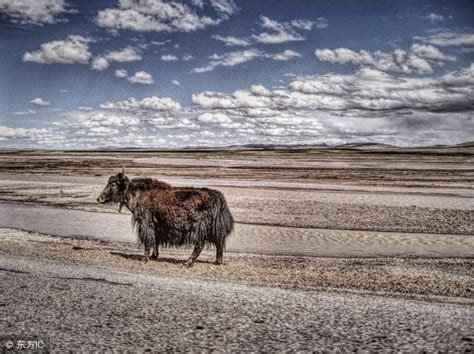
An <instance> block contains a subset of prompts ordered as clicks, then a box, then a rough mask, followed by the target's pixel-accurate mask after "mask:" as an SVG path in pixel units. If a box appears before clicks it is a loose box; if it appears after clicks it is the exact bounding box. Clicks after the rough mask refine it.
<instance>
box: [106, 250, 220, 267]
mask: <svg viewBox="0 0 474 354" xmlns="http://www.w3.org/2000/svg"><path fill="white" fill-rule="evenodd" d="M110 254H113V255H114V256H120V257H123V258H125V259H131V260H134V261H141V262H142V261H143V255H141V254H133V253H132V254H131V253H122V252H110ZM149 262H166V263H172V264H184V262H186V261H185V260H180V259H176V258H169V257H161V256H160V257H158V259H152V258H150V259H149ZM194 263H208V264H213V262H210V261H203V260H199V259H197V260H196V261H194Z"/></svg>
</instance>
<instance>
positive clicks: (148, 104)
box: [100, 96, 181, 111]
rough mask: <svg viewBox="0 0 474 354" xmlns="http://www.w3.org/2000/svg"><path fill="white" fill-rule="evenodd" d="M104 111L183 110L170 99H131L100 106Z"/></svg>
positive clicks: (156, 97) (154, 97)
mask: <svg viewBox="0 0 474 354" xmlns="http://www.w3.org/2000/svg"><path fill="white" fill-rule="evenodd" d="M100 108H102V109H120V110H124V111H129V110H137V109H141V110H156V111H177V110H180V109H181V105H180V104H179V102H176V101H174V100H172V99H171V98H169V97H158V96H152V97H146V98H144V99H142V100H140V101H139V100H137V99H136V98H134V97H130V98H128V99H126V100H124V101H117V102H105V103H103V104H101V105H100Z"/></svg>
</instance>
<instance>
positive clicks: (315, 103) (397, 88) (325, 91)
mask: <svg viewBox="0 0 474 354" xmlns="http://www.w3.org/2000/svg"><path fill="white" fill-rule="evenodd" d="M473 97H474V64H473V65H471V66H470V67H468V68H466V69H463V70H459V71H456V72H452V73H449V74H446V75H444V76H442V77H441V78H439V79H431V78H401V77H394V76H391V75H389V74H387V73H384V72H382V71H379V70H374V69H369V68H364V69H361V70H359V71H358V72H357V73H356V74H353V75H335V74H326V75H314V76H302V77H298V78H296V79H295V80H294V81H292V82H291V83H290V85H289V90H273V91H271V90H268V89H266V88H265V87H263V86H261V85H256V86H252V87H251V88H250V89H249V90H238V91H235V92H234V93H232V94H223V93H216V92H207V91H206V92H201V93H199V94H194V95H193V96H192V100H193V103H195V104H196V105H198V106H199V107H201V108H203V109H212V110H214V111H216V110H217V111H219V110H223V111H224V112H229V111H232V112H234V113H235V112H236V111H239V112H241V114H245V115H248V113H249V111H248V110H250V109H256V112H254V113H257V116H262V113H265V114H263V116H271V115H272V114H274V115H275V114H278V112H281V110H284V111H286V112H292V111H301V112H305V111H312V110H319V111H330V112H334V111H339V112H340V113H339V114H342V115H348V116H350V115H354V114H356V115H362V116H363V115H379V114H380V112H387V111H391V112H402V113H403V112H405V113H409V111H410V110H416V111H425V112H461V111H470V112H472V111H473V110H474V105H473V104H472V102H473V100H472V98H473Z"/></svg>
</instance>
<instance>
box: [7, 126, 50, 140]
mask: <svg viewBox="0 0 474 354" xmlns="http://www.w3.org/2000/svg"><path fill="white" fill-rule="evenodd" d="M45 134H48V130H47V129H45V128H41V129H38V128H30V129H26V128H11V127H7V126H0V140H6V139H22V138H32V137H41V136H43V135H45Z"/></svg>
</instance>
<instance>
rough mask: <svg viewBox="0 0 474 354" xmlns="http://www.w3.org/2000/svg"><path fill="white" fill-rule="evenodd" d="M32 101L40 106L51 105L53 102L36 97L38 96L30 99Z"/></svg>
mask: <svg viewBox="0 0 474 354" xmlns="http://www.w3.org/2000/svg"><path fill="white" fill-rule="evenodd" d="M30 103H32V104H34V105H36V106H40V107H44V106H49V105H50V104H51V102H48V101H46V100H43V99H42V98H41V97H36V98H34V99H32V100H31V101H30Z"/></svg>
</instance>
